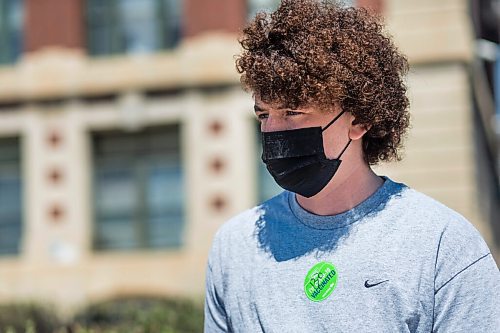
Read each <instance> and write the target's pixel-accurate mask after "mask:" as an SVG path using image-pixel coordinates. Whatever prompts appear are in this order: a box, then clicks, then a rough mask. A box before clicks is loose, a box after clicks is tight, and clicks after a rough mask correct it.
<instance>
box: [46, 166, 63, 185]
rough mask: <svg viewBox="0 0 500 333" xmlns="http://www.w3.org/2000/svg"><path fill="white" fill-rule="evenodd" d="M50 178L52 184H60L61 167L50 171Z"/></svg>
mask: <svg viewBox="0 0 500 333" xmlns="http://www.w3.org/2000/svg"><path fill="white" fill-rule="evenodd" d="M48 178H49V181H50V182H51V183H52V184H58V183H60V182H61V179H62V173H61V171H60V170H59V169H52V170H50V171H49V174H48Z"/></svg>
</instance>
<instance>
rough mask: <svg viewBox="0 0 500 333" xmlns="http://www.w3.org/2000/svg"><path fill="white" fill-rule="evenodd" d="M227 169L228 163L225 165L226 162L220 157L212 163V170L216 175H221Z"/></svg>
mask: <svg viewBox="0 0 500 333" xmlns="http://www.w3.org/2000/svg"><path fill="white" fill-rule="evenodd" d="M225 168H226V163H224V161H223V160H222V159H221V158H219V157H216V158H214V159H213V160H212V161H211V162H210V169H211V170H212V172H213V173H215V174H220V173H221V172H222V171H224V169H225Z"/></svg>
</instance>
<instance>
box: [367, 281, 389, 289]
mask: <svg viewBox="0 0 500 333" xmlns="http://www.w3.org/2000/svg"><path fill="white" fill-rule="evenodd" d="M387 281H389V280H384V281H380V282H377V283H369V282H368V280H366V281H365V287H366V288H371V287H375V286H378V285H379V284H381V283H384V282H387Z"/></svg>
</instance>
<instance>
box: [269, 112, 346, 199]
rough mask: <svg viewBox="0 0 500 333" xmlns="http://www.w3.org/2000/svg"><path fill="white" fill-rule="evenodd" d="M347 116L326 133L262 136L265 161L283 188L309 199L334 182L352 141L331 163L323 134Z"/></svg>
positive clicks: (306, 131) (309, 130)
mask: <svg viewBox="0 0 500 333" xmlns="http://www.w3.org/2000/svg"><path fill="white" fill-rule="evenodd" d="M343 113H344V111H342V112H341V113H340V114H339V115H337V116H336V117H335V118H334V119H333V120H332V121H331V122H330V123H328V125H326V126H325V127H324V128H323V129H322V128H321V127H308V128H298V129H294V130H288V131H276V132H262V148H263V151H262V161H263V162H264V163H265V164H266V166H267V170H268V171H269V173H270V174H271V176H273V178H274V180H275V181H276V183H278V185H279V186H281V187H282V188H284V189H286V190H288V191H291V192H294V193H297V194H300V195H302V196H304V197H306V198H310V197H312V196H313V195H316V194H318V193H319V192H320V191H321V190H322V189H323V188H324V187H325V186H326V185H327V184H328V182H329V181H330V180H331V179H332V177H333V175H334V174H335V172H337V169H338V168H339V166H340V163H341V162H342V161H341V160H340V157H341V156H342V154H343V153H344V152H345V150H346V149H347V147H348V146H349V144H350V143H351V139H349V142H348V143H347V145H346V146H345V147H344V149H343V150H342V152H341V153H340V154H339V156H338V157H337V158H335V159H331V160H329V159H327V158H326V156H325V151H324V148H323V135H322V133H323V131H325V130H326V129H327V128H328V127H330V125H332V124H333V123H334V122H335V121H336V120H337V119H338V118H340V116H341V115H342V114H343Z"/></svg>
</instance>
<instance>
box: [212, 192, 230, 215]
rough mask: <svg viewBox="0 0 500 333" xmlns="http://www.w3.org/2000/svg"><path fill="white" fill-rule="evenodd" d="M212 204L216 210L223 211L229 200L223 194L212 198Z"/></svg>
mask: <svg viewBox="0 0 500 333" xmlns="http://www.w3.org/2000/svg"><path fill="white" fill-rule="evenodd" d="M210 205H211V206H212V208H213V209H214V210H215V211H216V212H222V211H223V210H224V209H225V208H226V206H227V201H226V200H225V199H224V198H223V197H222V196H216V197H213V198H212V200H211V201H210Z"/></svg>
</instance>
